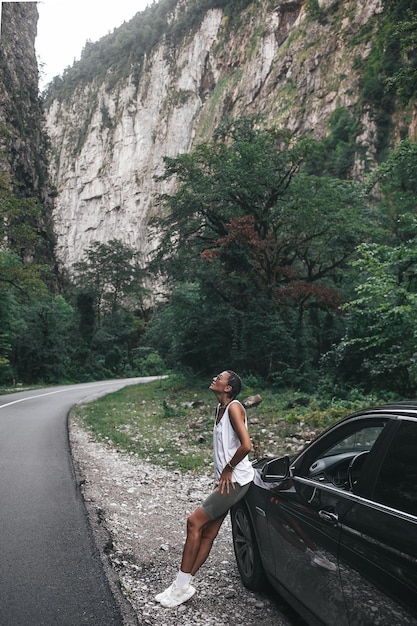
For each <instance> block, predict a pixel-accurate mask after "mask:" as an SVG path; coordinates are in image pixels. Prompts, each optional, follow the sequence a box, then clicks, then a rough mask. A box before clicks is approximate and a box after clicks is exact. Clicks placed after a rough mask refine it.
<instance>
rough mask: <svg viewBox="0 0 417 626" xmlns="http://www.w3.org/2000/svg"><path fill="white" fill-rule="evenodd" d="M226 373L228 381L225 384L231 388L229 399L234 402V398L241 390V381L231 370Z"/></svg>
mask: <svg viewBox="0 0 417 626" xmlns="http://www.w3.org/2000/svg"><path fill="white" fill-rule="evenodd" d="M226 372H227V373H228V374H229V380H228V382H227V384H228V385H230V386H231V388H232V391H229V397H230V398H232V400H234V398H236V396H237V395H238V394H239V393H240V392H241V390H242V379H241V378H240V376H238V375H237V374H236V372H233V371H232V370H226Z"/></svg>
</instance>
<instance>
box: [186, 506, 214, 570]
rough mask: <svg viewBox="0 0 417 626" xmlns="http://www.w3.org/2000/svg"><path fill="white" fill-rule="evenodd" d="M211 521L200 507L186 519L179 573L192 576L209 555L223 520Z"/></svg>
mask: <svg viewBox="0 0 417 626" xmlns="http://www.w3.org/2000/svg"><path fill="white" fill-rule="evenodd" d="M224 517H225V516H223V517H221V518H220V519H216V520H212V519H211V518H210V517H209V516H208V515H207V513H205V512H204V511H203V509H202V508H201V507H199V508H198V509H196V510H195V511H194V513H192V514H191V515H190V516H189V518H188V519H187V538H186V540H185V544H184V549H183V553H182V561H181V571H182V572H188V573H190V574H192V575H193V576H194V574H195V573H196V571H197V570H198V569H199V568H200V566H201V565H202V564H203V563H204V561H205V560H206V559H207V557H208V555H209V554H210V550H211V546H212V545H213V541H214V539H215V538H216V536H217V533H218V532H219V529H220V526H221V525H222V522H223V520H224Z"/></svg>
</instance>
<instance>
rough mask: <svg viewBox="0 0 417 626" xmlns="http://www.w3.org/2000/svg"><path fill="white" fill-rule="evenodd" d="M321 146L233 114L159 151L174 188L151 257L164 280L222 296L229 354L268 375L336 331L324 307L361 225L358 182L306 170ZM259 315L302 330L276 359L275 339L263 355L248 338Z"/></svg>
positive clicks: (305, 362) (197, 341)
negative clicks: (181, 147)
mask: <svg viewBox="0 0 417 626" xmlns="http://www.w3.org/2000/svg"><path fill="white" fill-rule="evenodd" d="M319 149H320V148H319V146H318V145H317V143H316V142H313V141H309V140H305V139H299V140H295V139H294V138H293V137H292V136H291V135H290V134H289V133H286V132H284V131H278V130H275V129H267V130H260V129H259V127H258V126H257V125H256V124H255V121H254V120H247V119H243V120H240V121H237V122H236V121H234V122H231V123H226V124H224V125H223V126H222V127H221V128H219V130H218V132H217V133H216V135H215V138H214V140H213V141H212V142H211V143H209V144H203V145H200V146H198V147H197V148H196V150H195V151H194V152H193V153H192V154H183V155H180V156H179V157H177V158H173V159H166V160H165V164H166V171H165V173H164V175H163V176H162V179H171V178H172V177H175V180H176V183H177V186H176V190H175V193H173V194H172V195H165V196H163V197H162V198H161V204H162V209H163V210H162V212H161V215H160V216H159V217H158V218H157V219H156V220H155V226H156V227H157V228H158V229H159V232H162V238H161V244H160V246H159V248H158V250H157V251H156V254H155V258H154V260H153V264H152V267H153V269H154V271H156V272H159V273H160V275H161V276H162V277H163V278H165V279H166V284H167V287H168V288H170V289H173V288H175V286H176V285H179V284H180V285H181V284H183V285H186V284H188V285H195V286H196V289H197V291H196V293H198V294H205V297H206V298H207V299H208V300H209V301H210V300H211V301H215V302H219V301H221V302H223V303H224V305H225V307H226V309H227V310H228V312H229V313H228V316H226V317H227V318H229V319H233V323H232V324H231V326H232V327H233V328H235V327H236V324H235V323H234V322H235V321H236V320H237V319H239V320H240V321H239V324H238V326H239V328H240V334H241V339H240V340H239V342H238V343H239V348H238V349H236V346H237V344H236V341H235V342H234V343H231V347H230V349H229V351H228V353H227V354H228V355H229V356H231V355H232V354H233V355H234V358H235V357H236V355H238V354H239V359H240V362H246V363H248V362H250V363H251V364H252V366H253V367H254V368H257V369H258V371H260V370H262V372H263V373H267V374H269V375H272V374H273V373H274V372H275V371H276V370H279V371H281V370H282V368H285V369H286V371H289V370H293V371H300V372H301V371H302V370H303V368H304V370H305V368H306V367H310V368H311V367H312V366H313V363H314V362H316V361H317V358H318V352H319V351H320V350H321V349H322V348H323V344H325V343H326V342H327V341H331V340H334V337H330V336H329V335H328V333H327V328H328V317H329V315H333V316H336V315H337V313H336V311H337V309H338V307H339V305H340V303H341V301H342V299H343V278H344V270H345V268H346V264H347V261H348V259H349V258H350V256H351V255H352V253H353V251H354V249H355V247H356V246H357V244H358V243H359V242H360V241H361V240H362V239H363V237H364V233H365V232H366V225H367V223H366V220H365V217H364V215H365V214H364V211H363V202H362V198H361V194H360V192H359V190H358V188H357V187H356V186H355V185H354V184H353V183H351V182H349V181H341V180H337V179H333V178H330V177H326V176H317V175H314V174H311V173H309V171H310V170H311V167H307V166H308V165H309V163H310V162H311V160H312V159H313V157H314V154H316V153H317V152H318V151H319ZM199 297H200V296H199ZM193 310H194V309H193ZM265 317H267V318H269V320H270V321H271V320H274V322H273V323H274V326H275V327H276V328H280V329H281V332H282V329H285V332H283V336H289V335H290V334H291V333H293V332H299V336H300V338H301V337H302V346H300V343H298V345H297V346H296V345H295V344H292V345H293V347H294V350H293V352H291V354H290V355H289V354H288V353H287V355H286V357H288V358H286V363H285V364H284V363H283V359H282V354H279V352H280V351H282V349H284V350H285V347H284V346H283V345H282V343H280V342H279V341H276V340H275V339H274V341H273V342H272V344H271V345H273V346H274V347H273V350H272V353H271V355H270V356H269V359H268V365H266V363H265V359H264V358H263V355H262V354H261V353H260V352H261V351H260V350H259V349H257V347H255V342H258V345H259V336H258V337H255V333H254V332H253V329H254V328H256V327H258V328H260V327H262V328H263V329H264V330H265V325H264V324H263V323H262V319H263V318H265ZM249 320H251V323H250V324H249ZM260 320H261V321H260ZM206 326H207V324H205V325H201V328H203V327H206ZM196 330H197V334H196V335H195V338H194V349H193V351H194V353H195V354H197V353H198V351H200V354H201V355H202V354H203V352H204V349H205V346H204V345H203V343H204V341H206V336H203V334H199V333H198V328H197V329H196ZM233 334H235V333H234V331H233V332H232V333H231V336H233ZM205 335H206V333H205ZM313 335H314V336H313ZM300 342H301V339H300ZM264 345H265V343H264ZM308 345H309V346H310V347H309V348H307V346H308ZM300 348H302V349H300ZM254 353H256V354H258V355H259V360H258V361H257V362H255V361H254V359H253V354H254ZM306 354H308V358H306ZM200 360H201V361H204V360H205V359H204V358H201V359H200Z"/></svg>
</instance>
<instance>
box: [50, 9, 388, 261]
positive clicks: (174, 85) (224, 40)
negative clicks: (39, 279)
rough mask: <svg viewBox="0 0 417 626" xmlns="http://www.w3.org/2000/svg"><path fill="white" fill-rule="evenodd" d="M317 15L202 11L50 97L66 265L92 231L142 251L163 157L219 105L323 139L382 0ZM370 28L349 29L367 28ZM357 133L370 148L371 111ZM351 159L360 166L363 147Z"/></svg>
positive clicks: (188, 145)
mask: <svg viewBox="0 0 417 626" xmlns="http://www.w3.org/2000/svg"><path fill="white" fill-rule="evenodd" d="M317 6H318V7H319V9H320V10H321V11H322V12H325V15H326V19H324V20H317V19H312V16H311V15H310V14H309V13H308V11H307V9H306V4H305V2H304V1H303V0H292V1H283V0H276V2H274V3H271V2H270V1H268V0H259V1H258V2H253V3H251V4H249V6H248V7H247V9H246V10H245V11H244V12H243V13H242V15H241V16H240V20H239V25H238V27H236V26H235V27H234V28H233V29H231V28H230V24H229V23H228V20H227V18H226V17H225V14H224V12H223V10H222V9H211V10H208V11H207V12H206V14H205V16H204V19H203V20H202V22H201V24H200V26H199V28H198V29H196V30H194V32H193V33H188V34H184V37H183V40H182V43H181V46H176V47H172V46H170V45H169V43H168V42H167V41H166V40H165V39H161V41H160V42H159V44H158V45H157V46H155V47H154V48H153V50H152V53H151V54H148V55H147V56H146V57H145V59H144V62H143V67H142V71H141V74H140V80H139V84H136V82H135V80H134V78H133V73H134V72H133V70H132V76H130V77H128V78H127V79H126V78H125V79H121V80H120V81H118V82H117V83H116V85H115V86H113V88H112V90H111V91H108V90H107V89H106V85H105V84H104V83H103V84H99V83H97V81H93V82H91V83H89V84H87V85H86V86H83V87H77V88H76V89H74V90H73V91H72V93H71V95H70V97H68V98H66V99H65V100H64V101H60V100H58V99H56V100H54V101H53V102H52V103H51V104H50V107H49V110H48V116H47V126H48V132H49V135H50V137H51V141H52V146H53V155H54V157H53V159H52V166H51V174H52V176H53V180H54V183H55V184H56V186H57V189H58V197H57V202H56V207H55V212H54V218H55V229H56V234H57V238H58V255H59V257H60V259H61V261H62V263H63V264H64V265H65V266H66V267H68V268H70V267H71V264H72V263H74V262H76V261H78V260H79V259H80V258H81V256H82V254H83V251H84V250H85V248H86V247H87V246H88V245H89V244H91V243H92V242H93V241H96V240H98V241H108V240H110V239H112V238H116V239H121V240H123V241H124V242H126V243H128V244H129V245H132V246H134V247H136V248H138V249H139V250H141V251H142V252H143V254H144V255H146V254H147V253H148V252H149V251H150V249H151V248H152V247H153V246H155V245H156V243H157V242H155V241H149V239H148V236H147V220H148V217H149V215H150V213H151V212H152V211H153V210H155V203H154V200H155V197H156V194H158V193H160V192H161V191H167V189H162V188H161V183H157V182H156V181H155V179H154V177H155V175H157V174H160V173H161V172H162V170H163V157H164V156H165V155H167V156H175V155H177V154H179V153H181V152H187V151H189V150H190V149H192V147H193V145H195V143H196V142H198V141H203V140H207V139H209V138H210V137H211V135H212V132H213V130H214V129H215V127H216V126H217V125H218V123H219V122H220V121H221V119H222V118H223V117H224V116H225V115H232V116H240V115H249V114H254V113H261V114H262V115H263V116H264V119H265V123H267V124H278V125H282V126H285V127H288V128H290V129H291V130H292V131H293V132H294V133H311V134H314V135H315V136H316V137H321V136H323V135H324V134H325V132H326V125H327V121H328V118H329V115H330V113H331V112H332V111H333V110H334V109H335V108H336V107H339V106H341V107H345V108H347V109H353V108H354V107H356V105H357V102H358V93H359V89H358V81H359V75H358V71H357V70H355V67H356V66H355V59H357V58H361V59H364V58H366V56H367V55H368V54H369V51H370V39H369V37H371V36H372V31H373V30H375V29H377V28H378V16H379V14H380V13H381V11H382V7H381V0H345V1H344V2H339V1H338V0H320V2H319V3H318V5H317ZM365 25H366V26H367V27H368V31H369V33H370V35H369V37H368V38H364V39H363V40H361V38H357V41H358V43H356V44H355V45H351V42H352V38H353V36H354V35H356V34H357V33H358V32H359V30H360V29H361V28H362V27H363V26H365ZM360 115H361V119H362V122H363V130H362V133H361V136H360V137H358V140H360V141H361V142H362V144H363V145H364V146H365V148H366V150H365V152H366V153H367V158H372V150H373V142H374V133H375V125H374V123H373V120H372V113H371V112H370V111H368V110H365V109H364V110H363V111H361V113H360ZM356 167H357V169H358V170H359V171H360V170H361V168H362V167H363V163H361V161H360V159H359V157H358V159H357V166H356Z"/></svg>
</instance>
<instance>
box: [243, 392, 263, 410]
mask: <svg viewBox="0 0 417 626" xmlns="http://www.w3.org/2000/svg"><path fill="white" fill-rule="evenodd" d="M262 400H263V398H262V396H260V395H259V394H256V395H255V396H249V397H248V398H245V399H244V400H242V404H243V406H244V407H245V409H253V407H255V406H258V404H260V403H261V402H262Z"/></svg>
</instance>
